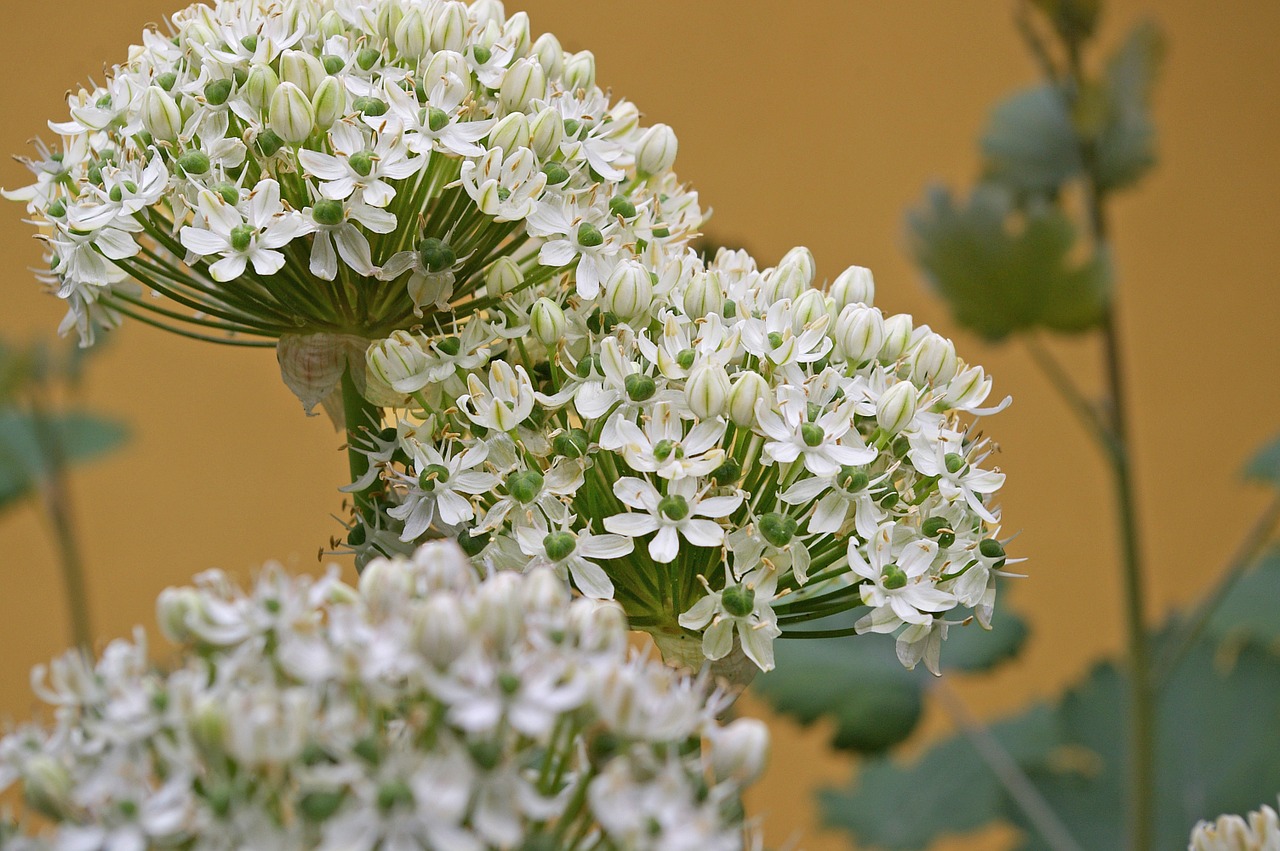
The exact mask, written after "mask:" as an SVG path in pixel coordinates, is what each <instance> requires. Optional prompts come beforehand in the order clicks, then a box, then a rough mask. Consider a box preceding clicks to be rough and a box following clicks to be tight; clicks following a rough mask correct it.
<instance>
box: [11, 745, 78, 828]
mask: <svg viewBox="0 0 1280 851" xmlns="http://www.w3.org/2000/svg"><path fill="white" fill-rule="evenodd" d="M22 782H23V791H24V792H25V794H26V798H27V803H28V804H29V805H30V806H31V808H32V809H34V810H35V811H36V812H38V813H40V814H41V815H44V816H48V817H49V818H51V819H53V820H54V821H61V820H63V819H64V818H66V817H67V816H68V815H69V814H70V813H71V809H72V802H71V786H72V782H71V773H70V772H69V771H67V769H66V766H64V765H63V764H62V763H61V762H59V761H58V760H56V759H54V758H53V757H51V756H49V755H47V754H43V753H40V754H37V755H35V756H33V757H30V758H29V759H27V760H25V762H24V763H23V766H22Z"/></svg>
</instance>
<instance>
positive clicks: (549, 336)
mask: <svg viewBox="0 0 1280 851" xmlns="http://www.w3.org/2000/svg"><path fill="white" fill-rule="evenodd" d="M529 325H530V328H531V329H532V330H533V336H534V337H535V338H536V339H537V340H538V342H539V343H542V345H544V346H548V347H550V346H554V345H555V344H556V343H558V342H559V341H560V340H562V339H564V332H565V329H566V328H567V327H568V322H567V321H566V320H565V318H564V311H563V310H561V309H560V305H558V304H556V303H555V302H554V301H552V300H551V299H549V298H540V299H538V300H537V301H536V302H534V304H533V310H532V311H530V313H529Z"/></svg>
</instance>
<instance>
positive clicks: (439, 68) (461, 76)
mask: <svg viewBox="0 0 1280 851" xmlns="http://www.w3.org/2000/svg"><path fill="white" fill-rule="evenodd" d="M450 77H453V78H456V79H458V80H462V81H466V80H470V79H471V67H470V66H469V65H467V59H466V57H465V56H463V55H462V54H461V53H458V52H457V51H454V50H442V51H440V52H439V53H435V54H432V56H431V61H430V62H428V63H427V67H426V68H425V69H424V70H423V72H422V78H423V79H424V80H426V81H427V82H426V84H425V85H426V87H427V89H431V88H433V87H434V86H435V85H436V83H437V82H438V81H440V80H444V79H447V78H450Z"/></svg>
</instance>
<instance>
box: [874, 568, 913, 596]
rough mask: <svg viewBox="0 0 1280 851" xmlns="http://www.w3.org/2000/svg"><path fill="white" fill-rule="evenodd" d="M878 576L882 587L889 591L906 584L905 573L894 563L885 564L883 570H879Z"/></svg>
mask: <svg viewBox="0 0 1280 851" xmlns="http://www.w3.org/2000/svg"><path fill="white" fill-rule="evenodd" d="M880 578H881V580H882V581H883V583H884V587H885V588H887V589H888V590H890V591H896V590H898V589H899V588H903V587H905V586H906V584H907V574H906V573H904V572H903V570H902V568H900V567H898V566H897V565H896V564H886V565H885V566H884V570H882V571H881V572H880Z"/></svg>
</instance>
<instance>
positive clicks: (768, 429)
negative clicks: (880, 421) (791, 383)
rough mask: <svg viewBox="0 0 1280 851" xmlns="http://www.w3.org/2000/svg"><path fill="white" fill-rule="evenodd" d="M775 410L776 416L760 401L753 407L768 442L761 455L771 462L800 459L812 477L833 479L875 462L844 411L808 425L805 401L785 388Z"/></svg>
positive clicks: (786, 461)
mask: <svg viewBox="0 0 1280 851" xmlns="http://www.w3.org/2000/svg"><path fill="white" fill-rule="evenodd" d="M778 407H779V409H780V412H781V413H780V414H779V413H775V412H774V411H772V410H771V409H770V408H769V406H768V405H766V404H765V402H764V400H763V399H761V400H760V401H759V402H757V403H756V421H757V422H758V423H759V424H760V430H761V431H763V432H764V433H765V436H767V437H768V438H769V441H768V442H767V443H766V444H765V447H764V451H765V454H766V455H767V456H768V457H769V458H771V459H773V460H774V461H777V462H779V463H782V464H789V463H791V462H792V461H795V460H796V459H797V458H801V457H803V459H804V465H805V467H806V468H807V469H808V470H809V472H811V473H813V474H814V475H815V476H834V475H835V474H836V473H837V472H839V470H840V468H841V467H842V466H848V465H863V464H868V463H870V462H871V461H873V460H875V457H876V454H877V453H876V450H875V449H874V448H873V447H870V446H866V445H865V444H864V443H863V442H862V439H861V437H860V436H859V435H858V432H857V431H854V430H853V416H852V412H851V411H850V410H849V409H848V408H847V407H845V406H843V405H842V406H839V407H836V408H835V409H833V410H831V411H828V412H827V413H825V414H823V415H822V416H820V417H819V418H818V419H817V421H816V422H809V421H808V420H807V418H806V412H807V411H806V409H807V407H808V403H807V400H805V399H804V398H803V397H802V396H801V395H800V394H798V393H794V392H791V391H790V389H789V388H784V389H783V393H782V398H781V399H780V400H779V404H778ZM842 441H847V443H845V442H842Z"/></svg>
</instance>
